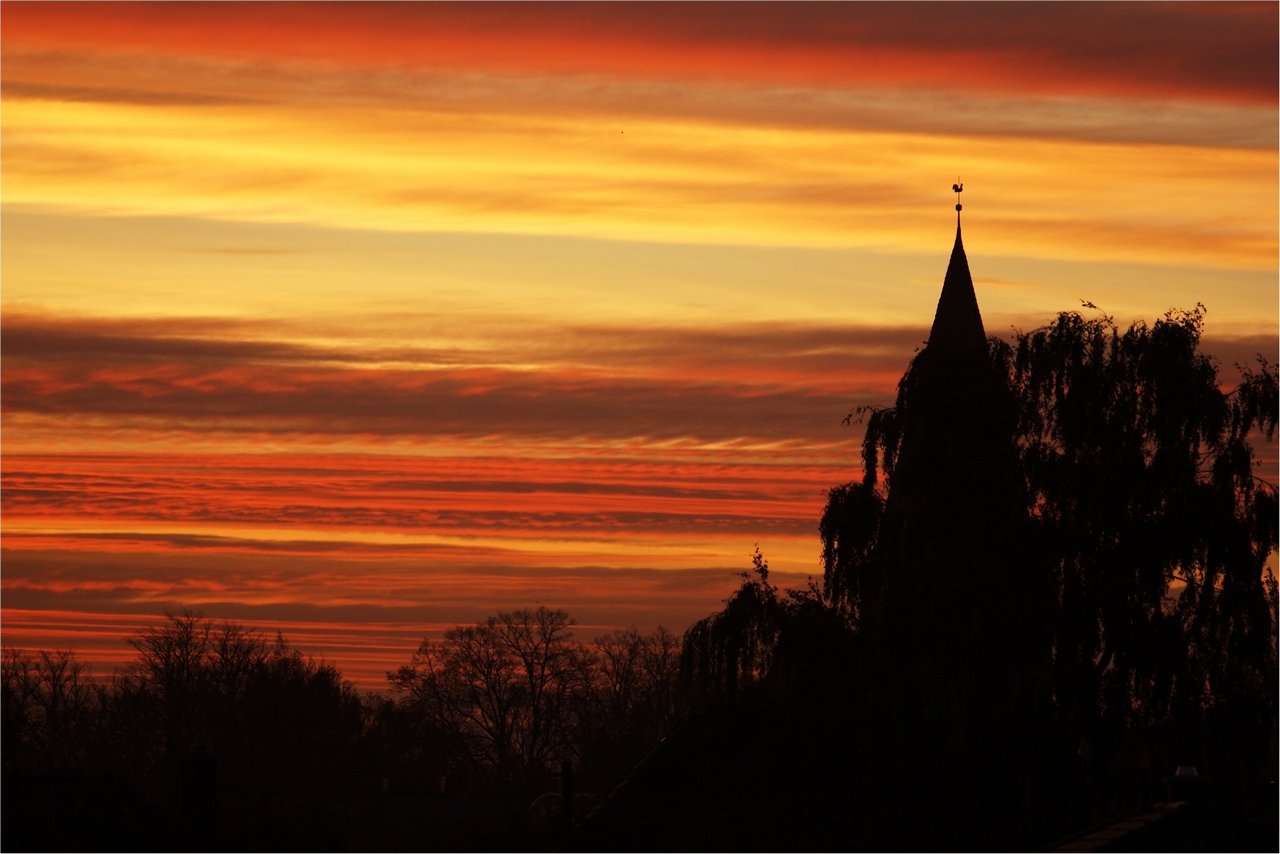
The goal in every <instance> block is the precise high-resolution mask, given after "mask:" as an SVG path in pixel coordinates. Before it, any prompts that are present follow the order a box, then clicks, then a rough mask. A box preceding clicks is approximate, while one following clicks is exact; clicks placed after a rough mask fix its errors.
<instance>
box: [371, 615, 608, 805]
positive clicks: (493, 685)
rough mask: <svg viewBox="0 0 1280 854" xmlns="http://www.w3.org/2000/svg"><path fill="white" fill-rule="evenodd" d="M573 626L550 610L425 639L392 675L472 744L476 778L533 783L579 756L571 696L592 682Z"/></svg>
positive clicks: (398, 687) (502, 618)
mask: <svg viewBox="0 0 1280 854" xmlns="http://www.w3.org/2000/svg"><path fill="white" fill-rule="evenodd" d="M573 625H574V621H573V619H572V618H571V617H570V616H569V614H568V613H567V612H566V611H564V610H559V609H551V608H547V607H545V606H542V607H539V608H538V609H537V610H530V609H527V608H524V609H520V610H517V611H510V612H502V613H499V614H497V615H496V616H493V617H490V618H489V619H488V620H486V621H485V622H483V623H480V624H477V625H474V626H465V627H463V626H458V627H455V628H453V629H450V630H449V631H447V632H445V636H444V640H443V641H442V642H439V643H435V642H432V641H429V640H424V641H423V642H422V645H421V646H420V647H419V648H418V652H417V653H415V654H414V656H413V659H412V661H411V662H410V663H409V664H408V665H405V666H404V667H401V668H400V669H399V670H397V671H394V672H391V673H388V674H387V678H388V679H389V680H390V682H391V684H392V686H393V687H394V688H395V689H396V690H398V691H401V692H403V693H404V694H405V695H407V697H408V698H409V700H410V702H412V703H413V704H414V705H415V706H416V707H417V708H418V709H419V710H420V711H421V712H422V713H423V714H425V715H426V716H427V718H428V719H429V720H430V721H432V722H433V723H434V724H435V725H437V726H438V727H440V728H441V729H443V730H444V731H446V732H449V733H453V734H455V735H456V736H457V738H459V739H460V740H461V741H462V743H464V744H465V745H466V747H467V755H468V756H469V758H470V760H471V763H472V765H473V769H474V771H475V772H476V773H477V775H480V776H487V777H489V778H490V779H491V780H493V781H494V782H495V783H496V784H498V785H503V786H524V785H534V784H535V783H536V782H537V781H539V780H542V779H543V778H546V777H547V776H548V775H550V774H552V773H554V769H555V768H557V767H558V764H557V763H558V762H559V760H561V759H563V758H568V757H569V756H570V755H571V754H572V752H573V750H572V743H573V739H572V733H573V731H574V730H575V728H576V726H575V722H574V721H573V720H571V715H572V711H573V707H574V705H575V704H574V703H573V695H574V694H575V693H580V692H582V691H583V690H584V689H585V686H586V685H587V684H588V681H589V679H590V674H589V662H588V660H587V658H586V654H585V651H584V650H583V648H582V647H581V646H580V645H579V644H576V643H574V642H573V632H572V627H573Z"/></svg>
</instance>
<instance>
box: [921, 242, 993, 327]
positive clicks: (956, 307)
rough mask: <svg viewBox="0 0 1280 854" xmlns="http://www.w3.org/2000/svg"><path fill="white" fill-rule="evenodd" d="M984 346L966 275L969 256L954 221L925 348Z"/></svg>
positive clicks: (975, 301)
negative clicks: (951, 244)
mask: <svg viewBox="0 0 1280 854" xmlns="http://www.w3.org/2000/svg"><path fill="white" fill-rule="evenodd" d="M975 347H977V348H983V350H986V347H987V332H986V330H984V329H983V326H982V312H980V311H978V297H977V294H974V292H973V277H972V275H969V259H966V257H965V254H964V242H963V241H961V239H960V225H959V223H957V224H956V243H955V246H954V247H952V248H951V262H950V264H948V265H947V275H946V278H945V279H943V280H942V296H940V297H938V310H937V312H936V314H934V315H933V329H932V330H931V332H929V348H932V350H934V351H938V350H972V348H975Z"/></svg>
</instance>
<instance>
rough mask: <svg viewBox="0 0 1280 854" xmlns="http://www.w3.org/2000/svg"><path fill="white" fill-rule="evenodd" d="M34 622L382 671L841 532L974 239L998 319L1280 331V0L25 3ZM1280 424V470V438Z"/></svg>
mask: <svg viewBox="0 0 1280 854" xmlns="http://www.w3.org/2000/svg"><path fill="white" fill-rule="evenodd" d="M3 24H4V26H3V32H2V34H0V37H2V50H3V56H2V59H3V66H2V69H3V72H2V73H3V79H2V81H0V82H2V84H3V98H4V110H3V115H2V117H0V132H2V140H0V142H2V144H3V161H2V164H3V166H2V168H3V186H2V193H3V196H2V203H3V230H2V231H0V241H2V242H3V243H2V254H0V265H2V267H3V270H2V273H3V292H2V294H0V298H2V299H3V306H2V311H3V314H2V317H0V322H2V324H3V337H2V338H0V347H2V349H3V363H2V365H0V372H2V376H0V379H2V388H0V392H2V401H0V402H2V403H3V409H2V415H0V417H2V419H3V422H2V424H3V430H4V451H3V484H2V485H3V495H2V499H3V529H2V530H3V552H4V554H3V560H4V563H3V576H2V578H0V581H2V584H3V594H4V604H3V636H4V643H5V644H9V645H19V646H28V647H31V646H72V647H75V648H77V649H79V650H82V651H83V653H84V654H85V656H86V657H88V658H90V659H91V660H92V661H93V662H94V666H95V668H96V669H97V670H98V672H107V671H109V669H110V667H111V666H112V665H113V664H114V663H117V662H119V661H120V660H122V658H123V657H126V656H127V653H128V647H127V646H126V645H125V644H124V643H123V642H122V641H121V637H122V636H123V635H124V634H126V633H128V632H129V631H131V630H133V629H134V628H135V627H136V626H139V625H143V624H145V623H146V622H147V621H149V620H153V619H155V618H156V617H157V616H158V615H159V614H161V613H162V612H163V610H164V609H165V608H173V607H178V606H189V607H193V608H197V609H199V610H202V611H203V612H204V613H206V614H208V615H210V616H214V617H218V618H228V619H234V620H237V621H240V622H243V623H245V624H246V625H249V626H252V627H256V628H258V629H261V630H263V631H268V632H273V631H274V630H276V629H277V628H279V629H281V630H283V631H284V632H285V633H286V635H288V636H289V637H291V638H292V639H293V640H294V642H295V643H296V644H297V645H298V646H299V647H300V648H302V649H303V650H304V651H307V652H312V653H315V654H323V655H325V656H326V657H328V658H330V659H331V660H334V661H335V662H336V663H337V664H339V666H340V667H342V668H343V670H344V672H345V673H347V675H348V676H349V677H351V678H356V679H358V680H359V681H360V683H361V684H362V685H363V686H364V687H369V688H377V687H379V675H380V673H381V672H382V671H384V670H386V669H389V668H393V667H395V666H397V665H398V664H400V663H402V662H403V661H404V660H405V659H407V656H408V654H409V653H410V652H411V650H412V648H413V647H414V646H416V641H417V639H419V638H420V637H421V636H422V635H423V634H426V633H434V632H439V631H441V630H442V629H443V628H444V627H448V626H450V625H453V624H454V623H456V622H470V621H475V620H479V619H482V618H484V617H485V616H487V615H488V614H490V613H492V612H493V611H494V610H496V609H498V608H504V607H519V606H523V605H529V604H533V603H535V602H542V603H545V604H551V605H563V606H565V607H568V608H569V609H570V610H571V612H572V613H573V614H575V616H577V618H578V619H579V621H580V622H581V623H582V624H583V629H582V631H581V633H580V634H581V636H582V638H583V639H588V640H589V639H590V638H591V637H592V636H594V634H595V633H597V632H599V631H603V630H607V629H610V628H614V627H617V626H621V625H627V624H631V623H635V624H636V625H638V626H639V627H641V628H651V627H653V626H654V625H657V624H658V623H660V622H661V623H664V624H665V625H667V626H668V627H669V628H673V629H676V630H681V629H683V628H684V627H685V626H686V625H688V623H689V622H691V621H692V620H694V619H697V618H698V617H700V616H704V615H705V614H707V613H709V612H710V611H711V610H712V609H714V608H715V607H716V606H717V605H718V604H719V601H720V600H721V599H722V598H723V597H724V596H725V595H727V594H728V593H729V591H731V590H732V588H733V586H734V583H735V581H736V578H735V576H734V574H733V573H735V572H738V571H740V570H741V569H743V568H745V567H747V566H749V563H748V560H749V555H750V553H751V551H752V549H753V547H754V545H755V544H756V543H759V544H760V547H761V549H762V550H763V551H764V553H765V554H766V556H767V557H768V558H769V560H770V563H771V565H772V566H773V567H774V569H775V571H777V572H779V573H780V576H779V577H781V578H785V579H787V580H788V581H789V582H791V583H795V584H800V583H802V582H803V580H804V578H805V576H806V575H808V574H811V573H816V572H818V571H819V567H818V564H817V557H818V551H819V549H818V541H817V518H818V515H819V513H820V512H821V508H822V504H823V501H824V497H825V490H826V489H827V488H829V487H830V486H833V485H835V484H838V483H841V482H843V481H846V480H849V479H851V478H853V477H855V476H856V475H857V468H856V463H857V453H856V450H857V439H858V434H857V431H856V429H853V428H849V427H846V426H843V425H842V424H841V419H842V418H843V417H844V416H845V415H846V414H847V413H848V412H849V411H850V410H851V409H852V408H853V407H854V406H857V405H859V404H863V403H887V402H888V401H889V400H891V397H892V390H893V387H894V385H895V383H896V381H897V378H898V377H899V376H900V374H901V372H902V370H903V368H904V367H905V365H906V362H907V360H908V359H909V358H910V356H911V354H912V352H913V351H914V349H915V348H916V347H918V346H919V345H920V343H921V342H922V341H923V338H924V336H925V334H926V333H927V324H928V322H929V320H930V319H931V317H932V314H933V307H934V304H935V303H936V300H937V293H938V289H939V287H940V283H941V279H942V274H943V272H944V270H945V266H946V259H947V256H948V253H949V251H950V246H951V238H952V230H953V228H954V225H953V222H952V219H951V217H952V215H953V212H952V210H951V205H952V204H953V201H954V200H953V197H952V196H951V194H950V192H949V188H950V184H951V183H952V182H953V181H954V180H955V179H956V177H957V176H960V177H961V178H962V179H963V180H964V181H965V184H966V192H965V198H964V201H965V202H966V207H965V218H966V219H965V223H966V229H965V235H966V247H967V248H968V253H969V258H970V264H971V268H972V271H973V274H974V280H975V284H976V287H977V291H978V298H979V302H980V304H981V305H982V308H983V313H984V319H985V320H986V325H987V329H988V332H990V333H993V334H1006V335H1007V334H1008V333H1009V330H1010V329H1011V328H1013V327H1018V328H1031V327H1034V326H1036V325H1038V324H1040V323H1043V322H1046V321H1047V320H1048V319H1050V318H1051V317H1052V316H1053V314H1054V313H1056V312H1057V311H1060V310H1066V309H1071V308H1074V307H1077V306H1078V305H1079V303H1080V300H1081V299H1088V300H1091V301H1092V302H1094V303H1097V304H1098V305H1100V306H1102V307H1103V308H1104V309H1105V310H1106V311H1108V313H1111V314H1113V315H1115V316H1116V317H1117V319H1118V320H1120V321H1121V322H1128V321H1129V320H1133V319H1138V318H1146V319H1148V320H1150V319H1154V318H1155V317H1157V316H1159V315H1160V314H1163V312H1164V311H1165V310H1167V309H1169V308H1170V307H1189V306H1192V305H1194V304H1195V303H1196V302H1197V301H1199V302H1203V303H1205V305H1206V306H1208V309H1209V315H1208V323H1207V327H1206V335H1207V341H1206V346H1207V347H1209V349H1210V350H1211V351H1212V352H1214V353H1215V354H1217V355H1218V356H1219V358H1220V360H1221V362H1222V364H1223V365H1224V366H1225V368H1226V373H1228V374H1230V373H1231V370H1232V369H1231V368H1230V366H1231V365H1232V364H1233V363H1234V362H1237V361H1240V362H1246V361H1249V360H1250V359H1251V358H1252V355H1253V354H1254V353H1257V352H1262V353H1264V354H1268V355H1269V357H1270V358H1272V359H1273V360H1274V358H1275V354H1276V350H1277V344H1276V329H1277V323H1278V322H1280V321H1278V316H1277V300H1276V273H1277V269H1276V267H1277V265H1276V258H1277V230H1278V229H1277V177H1278V173H1277V81H1276V74H1275V69H1276V67H1277V37H1276V32H1277V27H1278V23H1277V11H1276V6H1275V5H1274V4H1243V5H1227V4H1213V5H1212V6H1207V7H1206V6H1200V5H1195V4H1172V5H1164V4H1026V5H1022V4H995V5H981V4H941V5H935V4H905V5H898V4H890V5H879V4H815V5H809V4H749V5H744V6H734V5H729V4H708V5H702V4H688V5H686V4H652V5H647V4H645V5H632V4H567V5H557V4H516V5H506V4H475V5H466V4H462V5H453V4H423V5H411V4H388V5H382V4H350V5H348V4H320V5H311V4H292V3H291V4H182V3H170V4H141V5H132V4H88V5H81V4H48V5H46V4H6V5H4V7H3ZM1269 454H1270V456H1269V462H1268V466H1269V468H1270V469H1274V453H1272V452H1270V451H1269Z"/></svg>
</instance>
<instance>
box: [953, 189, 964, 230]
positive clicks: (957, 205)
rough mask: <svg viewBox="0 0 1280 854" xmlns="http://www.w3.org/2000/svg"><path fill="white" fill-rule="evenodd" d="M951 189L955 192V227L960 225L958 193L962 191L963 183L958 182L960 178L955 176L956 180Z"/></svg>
mask: <svg viewBox="0 0 1280 854" xmlns="http://www.w3.org/2000/svg"><path fill="white" fill-rule="evenodd" d="M951 189H952V190H954V191H955V194H956V228H959V227H960V208H961V205H960V194H961V193H963V192H964V184H962V183H960V179H959V178H956V182H955V183H954V184H952V185H951Z"/></svg>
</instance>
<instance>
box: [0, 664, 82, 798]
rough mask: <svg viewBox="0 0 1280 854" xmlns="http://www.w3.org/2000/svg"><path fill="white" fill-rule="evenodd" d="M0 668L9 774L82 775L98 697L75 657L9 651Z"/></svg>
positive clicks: (5, 756) (5, 746)
mask: <svg viewBox="0 0 1280 854" xmlns="http://www.w3.org/2000/svg"><path fill="white" fill-rule="evenodd" d="M0 667H2V669H3V695H2V696H3V699H2V701H0V715H3V732H4V742H3V752H4V767H5V768H6V770H22V771H27V772H33V771H39V772H41V773H55V772H67V771H74V770H79V768H80V766H81V765H82V763H83V759H84V750H85V735H86V732H87V729H88V727H89V723H90V720H91V717H92V714H93V706H94V694H93V690H92V685H91V683H90V681H89V678H88V673H87V671H86V670H85V667H84V665H83V664H81V663H80V661H79V660H77V659H76V656H75V653H73V652H72V651H71V650H67V649H62V650H53V651H48V650H39V651H38V652H36V653H35V654H34V655H32V654H28V653H25V652H23V651H22V650H17V649H11V648H7V647H6V648H5V649H4V651H3V655H2V664H0Z"/></svg>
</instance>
